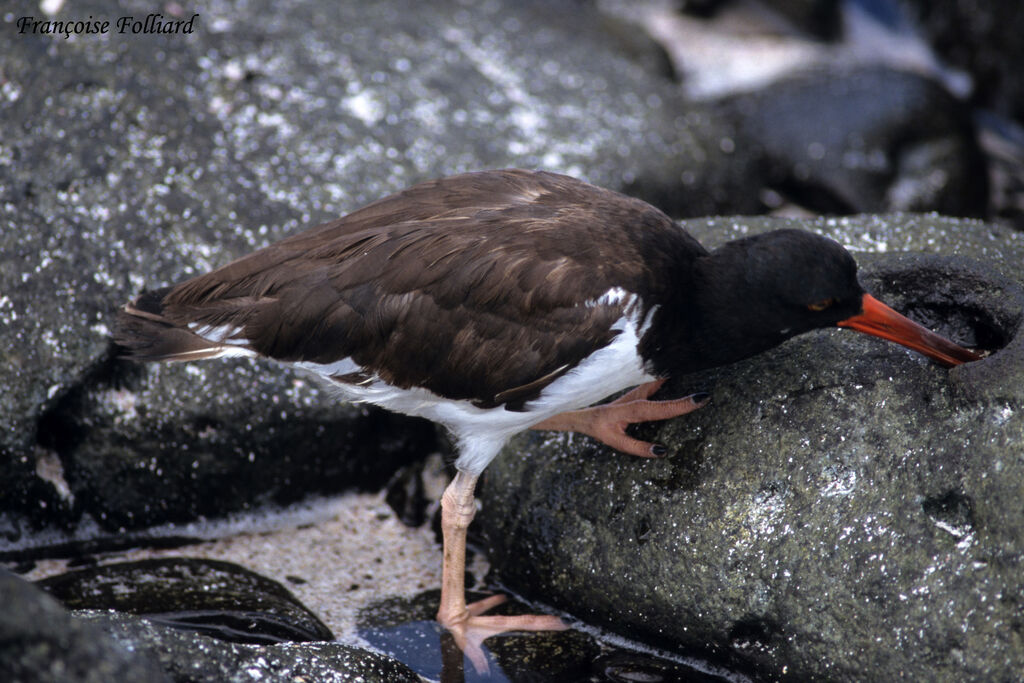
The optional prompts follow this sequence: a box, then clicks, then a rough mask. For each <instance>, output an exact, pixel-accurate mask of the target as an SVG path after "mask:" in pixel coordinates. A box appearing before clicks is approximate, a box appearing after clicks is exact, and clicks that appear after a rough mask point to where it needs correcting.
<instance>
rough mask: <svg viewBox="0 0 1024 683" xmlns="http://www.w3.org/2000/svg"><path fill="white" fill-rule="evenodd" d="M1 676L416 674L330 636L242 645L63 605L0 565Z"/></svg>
mask: <svg viewBox="0 0 1024 683" xmlns="http://www.w3.org/2000/svg"><path fill="white" fill-rule="evenodd" d="M0 602H2V604H3V606H4V609H3V610H0V676H2V678H3V680H4V681H10V683H48V682H50V681H52V682H53V683H93V682H95V683H107V682H108V681H132V683H151V682H152V683H156V682H161V683H165V682H169V681H181V682H182V683H184V682H185V681H189V682H192V681H218V682H220V681H239V682H241V681H253V680H261V681H268V682H269V683H294V681H296V680H315V681H325V682H329V683H334V682H337V683H343V682H353V683H354V682H356V681H363V682H365V683H376V682H380V683H392V682H395V683H399V682H401V681H412V682H417V681H419V680H420V679H419V678H418V677H417V676H416V675H415V674H414V673H413V672H412V671H411V670H410V669H408V668H407V667H406V666H404V665H402V664H399V663H398V662H396V661H394V660H392V659H389V658H388V657H385V656H383V655H380V654H377V653H373V652H369V651H366V650H362V649H359V648H356V647H351V646H348V645H342V644H340V643H333V642H314V643H288V644H280V645H270V646H257V645H243V644H238V643H228V642H224V641H222V640H217V639H214V638H209V637H206V636H202V635H198V634H196V633H191V632H188V631H183V630H180V629H179V628H171V627H169V626H163V625H159V624H155V623H153V622H150V621H147V620H145V619H140V618H138V617H134V616H131V615H128V614H122V613H117V612H112V611H103V612H101V611H91V610H80V611H75V612H69V611H68V610H66V609H65V608H64V607H63V606H61V604H60V603H58V602H57V601H56V600H55V599H54V598H53V597H51V596H50V595H48V594H46V593H45V592H43V591H42V590H40V589H39V588H37V587H35V586H33V585H32V584H31V583H28V582H27V581H23V580H22V579H19V578H18V577H16V576H15V575H13V574H10V573H8V572H6V571H3V570H0Z"/></svg>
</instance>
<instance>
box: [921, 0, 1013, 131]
mask: <svg viewBox="0 0 1024 683" xmlns="http://www.w3.org/2000/svg"><path fill="white" fill-rule="evenodd" d="M906 4H907V5H908V6H909V7H911V8H912V11H913V12H914V13H915V15H916V17H917V19H918V20H919V22H920V24H921V26H922V27H923V30H924V32H925V33H926V34H927V35H928V37H929V41H930V42H931V43H932V45H934V46H935V50H936V51H937V52H938V53H940V54H941V55H942V57H943V59H945V60H946V61H947V62H949V63H950V64H954V65H956V66H958V67H960V68H962V69H965V70H967V71H969V72H970V73H971V75H972V76H973V79H974V83H975V87H974V92H973V93H972V100H973V101H974V102H975V103H976V104H978V105H980V106H982V107H984V108H986V109H990V110H993V111H996V112H998V113H999V114H1001V115H1003V116H1006V117H1007V118H1010V119H1014V120H1017V121H1022V120H1024V84H1022V83H1021V80H1020V78H1019V77H1018V74H1019V73H1020V70H1021V68H1022V66H1024V45H1022V44H1021V41H1020V40H1018V37H1019V36H1020V35H1021V33H1022V32H1024V16H1022V15H1021V13H1020V12H1016V11H1014V10H1016V9H1018V7H1017V5H1016V4H1015V3H1013V2H1011V1H1010V0H996V1H995V2H992V1H991V0H989V1H982V0H927V1H926V0H907V2H906Z"/></svg>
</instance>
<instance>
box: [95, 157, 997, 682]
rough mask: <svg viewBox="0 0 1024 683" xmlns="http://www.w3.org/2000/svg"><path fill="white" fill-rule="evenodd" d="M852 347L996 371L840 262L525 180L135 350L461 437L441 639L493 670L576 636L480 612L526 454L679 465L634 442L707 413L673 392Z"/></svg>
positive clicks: (327, 249) (480, 194) (260, 275)
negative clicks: (503, 656) (493, 501)
mask: <svg viewBox="0 0 1024 683" xmlns="http://www.w3.org/2000/svg"><path fill="white" fill-rule="evenodd" d="M836 325H838V326H841V327H849V328H852V329H855V330H859V331H862V332H866V333H868V334H871V335H874V336H878V337H882V338H884V339H888V340H891V341H895V342H897V343H900V344H903V345H905V346H908V347H910V348H912V349H915V350H917V351H920V352H921V353H924V354H926V355H928V356H930V357H932V358H934V359H935V360H936V361H938V362H939V363H940V364H942V365H947V366H949V365H956V364H958V363H963V362H967V361H971V360H975V359H976V358H977V357H978V356H977V355H976V354H975V353H973V352H972V351H969V350H967V349H964V348H961V347H959V346H957V345H956V344H954V343H952V342H950V341H947V340H946V339H943V338H942V337H940V336H938V335H936V334H934V333H932V332H931V331H929V330H927V329H925V328H923V327H921V326H920V325H917V324H916V323H913V322H911V321H910V320H908V319H906V318H904V317H903V316H901V315H900V314H898V313H896V312H895V311H893V310H892V309H890V308H888V307H886V306H885V305H884V304H882V303H880V302H879V301H877V300H876V299H874V298H873V297H871V296H870V295H868V294H866V293H865V292H864V290H863V289H862V288H861V286H860V284H859V283H858V281H857V266H856V263H855V262H854V260H853V258H852V257H851V256H850V254H849V253H848V252H847V251H846V250H845V249H843V248H842V247H841V246H840V245H839V244H837V243H836V242H834V241H832V240H829V239H826V238H824V237H821V236H818V235H815V234H812V233H808V232H802V231H798V230H780V231H777V232H770V233H766V234H761V235H757V236H752V237H747V238H744V239H739V240H735V241H733V242H729V243H727V244H725V245H724V246H722V247H720V248H718V249H715V250H713V251H708V250H707V249H705V248H704V247H702V246H701V245H700V244H699V243H698V242H697V241H696V240H695V239H693V238H692V237H691V236H690V235H689V234H687V233H686V232H685V231H683V230H681V229H680V228H679V227H678V226H677V225H675V224H674V223H673V222H672V221H671V220H670V219H669V218H668V217H667V216H665V215H664V214H663V213H662V212H660V211H659V210H657V209H655V208H654V207H652V206H650V205H648V204H646V203H644V202H642V201H639V200H637V199H633V198H630V197H626V196H624V195H621V194H618V193H615V192H611V191H609V190H604V189H601V188H598V187H594V186H592V185H589V184H587V183H584V182H582V181H579V180H575V179H573V178H569V177H566V176H562V175H557V174H553V173H545V172H530V171H521V170H505V171H485V172H479V173H469V174H465V175H460V176H454V177H450V178H444V179H441V180H435V181H432V182H427V183H423V184H420V185H417V186H415V187H412V188H410V189H408V190H405V191H404V192H401V193H399V194H396V195H393V196H391V197H387V198H385V199H382V200H379V201H377V202H375V203H373V204H370V205H368V206H366V207H364V208H363V209H360V210H358V211H356V212H354V213H352V214H349V215H348V216H345V217H344V218H340V219H338V220H336V221H333V222H330V223H326V224H324V225H320V226H318V227H314V228H312V229H310V230H307V231H305V232H303V233H300V234H297V235H294V236H292V237H289V238H287V239H285V240H283V241H281V242H278V243H276V244H273V245H271V246H268V247H266V248H264V249H260V250H259V251H256V252H254V253H252V254H249V255H248V256H244V257H242V258H240V259H238V260H237V261H234V262H232V263H229V264H227V265H225V266H223V267H221V268H218V269H217V270H214V271H212V272H210V273H207V274H204V275H200V276H198V277H195V278H192V279H190V280H187V281H185V282H182V283H180V284H177V285H173V286H170V287H164V288H162V289H158V290H155V291H151V292H148V293H144V294H142V295H140V296H139V297H138V298H136V299H135V300H134V301H132V302H131V303H129V304H127V305H126V306H125V307H124V308H123V310H122V311H121V312H120V313H119V316H118V324H117V330H116V332H115V335H114V337H115V341H116V342H117V343H118V344H119V345H121V346H122V347H124V349H125V350H126V353H127V355H129V356H130V357H132V358H136V359H139V360H179V361H180V360H196V359H203V358H215V357H218V356H236V355H247V356H264V357H268V358H272V359H275V360H278V361H281V362H283V363H286V364H289V365H292V366H294V367H297V368H301V369H302V370H306V371H310V372H312V373H314V374H316V375H317V376H319V377H322V378H323V379H324V380H325V381H327V382H328V383H330V384H331V385H332V386H333V387H334V388H335V389H337V392H338V393H339V394H340V395H341V396H343V397H345V398H347V399H349V400H353V401H366V402H370V403H374V404H377V405H380V406H383V407H385V408H388V409H391V410H395V411H399V412H403V413H408V414H411V415H419V416H423V417H426V418H429V419H431V420H434V421H436V422H438V423H440V424H442V425H444V426H445V427H447V428H448V429H449V430H451V432H452V433H453V434H454V436H455V437H456V439H457V442H458V449H459V457H458V460H457V461H456V467H457V475H456V477H455V479H454V481H453V482H452V484H451V485H450V486H449V487H448V489H447V490H446V491H445V494H444V497H443V499H442V530H443V535H444V574H443V577H444V578H443V584H442V598H441V607H440V610H439V611H438V619H439V620H440V621H441V623H442V624H444V625H445V626H447V627H448V628H449V629H450V630H451V631H452V632H453V634H454V635H455V637H456V640H457V642H458V643H459V644H460V646H462V647H463V649H464V650H466V652H467V654H468V655H469V656H470V657H471V658H472V659H473V661H474V664H476V665H477V667H478V668H480V667H482V666H484V665H485V664H484V660H483V656H482V654H481V651H480V647H479V644H480V641H482V640H483V638H484V637H486V636H488V635H492V634H494V633H498V632H501V631H505V630H545V629H558V628H563V627H564V626H563V624H562V622H561V621H560V620H559V619H557V618H556V617H552V616H525V617H500V616H487V615H484V614H483V612H484V611H486V610H487V609H488V608H489V607H491V606H493V605H495V604H498V603H499V602H500V601H501V600H503V597H502V596H494V597H492V598H489V599H486V600H484V601H481V602H479V603H474V604H471V605H467V604H466V602H465V597H464V586H463V572H464V560H465V532H466V527H467V526H468V525H469V523H470V520H471V519H472V517H473V512H474V505H473V504H474V501H473V489H474V485H475V481H476V478H477V477H478V476H479V474H480V473H481V472H482V471H483V469H484V468H485V467H486V466H487V464H488V463H489V462H490V461H491V460H492V459H493V458H494V457H495V456H496V455H497V454H498V452H499V450H500V449H501V447H502V445H503V444H504V443H505V441H506V440H507V439H508V438H509V437H510V436H511V435H513V434H515V433H517V432H519V431H522V430H525V429H530V428H534V429H560V430H573V431H579V432H583V433H586V434H590V435H592V436H594V437H596V438H598V439H600V440H601V441H603V442H604V443H607V444H609V445H610V446H612V447H614V448H616V449H618V450H620V451H623V452H626V453H630V454H633V455H638V456H648V457H649V456H659V455H662V454H664V449H663V448H661V447H660V446H655V445H652V444H649V443H645V442H643V441H639V440H636V439H634V438H632V437H630V436H628V435H627V434H626V433H625V427H626V426H627V425H628V424H630V423H634V422H642V421H647V420H662V419H666V418H670V417H675V416H678V415H682V414H685V413H687V412H690V411H692V410H694V409H696V408H698V407H700V406H701V405H702V404H703V403H704V401H705V400H706V396H702V395H694V396H688V397H684V398H678V399H673V400H666V401H651V400H648V398H649V397H650V395H651V394H652V393H653V392H654V391H655V390H656V389H657V388H658V386H660V384H661V383H662V382H663V381H664V379H665V378H666V377H668V376H670V375H674V374H680V373H687V372H693V371H696V370H700V369H704V368H708V367H714V366H718V365H722V364H725V363H730V362H733V361H736V360H739V359H742V358H746V357H749V356H752V355H754V354H757V353H759V352H761V351H764V350H766V349H769V348H772V347H774V346H776V345H778V344H780V343H782V342H783V341H785V340H786V339H788V338H790V337H793V336H795V335H798V334H801V333H803V332H807V331H808V330H812V329H816V328H823V327H831V326H836ZM630 387H636V388H635V389H633V390H632V391H630V392H629V393H627V394H626V395H624V396H622V397H621V398H619V399H617V400H616V401H613V402H611V403H608V404H604V405H599V406H596V407H588V406H591V405H592V404H594V403H595V402H597V401H599V400H601V399H603V398H605V397H607V396H609V395H611V394H614V393H616V392H619V391H622V390H624V389H628V388H630Z"/></svg>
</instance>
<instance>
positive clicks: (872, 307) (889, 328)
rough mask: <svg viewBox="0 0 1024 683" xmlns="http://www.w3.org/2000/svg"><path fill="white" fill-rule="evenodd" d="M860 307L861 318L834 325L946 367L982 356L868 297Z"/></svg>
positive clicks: (865, 297) (867, 295)
mask: <svg viewBox="0 0 1024 683" xmlns="http://www.w3.org/2000/svg"><path fill="white" fill-rule="evenodd" d="M862 306H863V309H864V310H863V311H862V312H861V313H860V315H855V316H853V317H852V318H847V319H846V320H841V321H839V322H838V323H836V324H837V325H838V326H839V327H850V328H853V329H855V330H857V331H858V332H863V333H865V334H870V335H872V336H874V337H881V338H882V339H888V340H889V341H894V342H896V343H897V344H902V345H903V346H906V347H907V348H908V349H914V350H915V351H920V352H921V353H923V354H924V355H926V356H928V357H929V358H934V359H935V360H937V361H938V362H939V363H942V364H943V365H945V366H946V367H953V366H954V365H960V364H961V363H969V362H971V361H974V360H980V359H981V356H980V355H978V354H977V353H975V352H974V351H971V350H970V349H965V348H964V347H962V346H959V345H957V344H954V343H953V342H951V341H949V340H948V339H946V338H945V337H940V336H939V335H937V334H935V333H934V332H932V331H931V330H929V329H928V328H926V327H923V326H921V325H918V324H917V323H915V322H914V321H912V320H909V319H907V318H905V317H904V316H902V315H900V314H899V313H897V312H896V311H894V310H892V309H891V308H889V307H888V306H886V305H885V304H883V303H882V302H881V301H879V300H878V299H876V298H875V297H873V296H871V295H870V294H865V295H864V299H863V303H862Z"/></svg>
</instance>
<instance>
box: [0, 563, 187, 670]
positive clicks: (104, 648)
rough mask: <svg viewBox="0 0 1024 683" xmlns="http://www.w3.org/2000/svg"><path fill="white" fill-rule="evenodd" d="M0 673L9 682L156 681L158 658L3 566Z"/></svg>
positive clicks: (0, 582)
mask: <svg viewBox="0 0 1024 683" xmlns="http://www.w3.org/2000/svg"><path fill="white" fill-rule="evenodd" d="M0 604H2V605H3V609H2V610H0V678H2V679H3V680H5V681H9V682H10V683H49V682H52V683H107V682H108V681H133V682H137V683H151V682H152V683H156V682H158V681H159V682H161V683H162V682H164V681H169V680H171V679H170V678H168V677H167V676H166V675H164V673H163V671H162V670H161V669H160V668H159V667H158V666H156V664H155V663H153V662H152V661H150V660H149V659H147V658H146V657H145V656H143V655H140V654H139V653H138V652H135V651H133V650H132V649H131V648H128V647H125V646H124V645H123V644H122V643H119V642H117V641H116V640H114V639H112V638H110V637H109V636H107V635H106V634H105V633H104V632H103V630H102V629H101V628H99V627H97V626H96V625H94V624H90V623H88V622H85V621H82V620H80V619H76V618H74V617H72V616H71V614H70V613H69V612H68V611H67V610H65V609H64V608H63V607H61V605H60V603H58V602H57V601H56V600H55V599H54V598H52V597H50V596H49V595H47V594H46V593H44V592H43V591H41V590H39V589H38V588H36V587H35V586H33V585H32V584H31V583H29V582H28V581H24V580H22V579H20V578H18V577H17V576H15V575H13V574H11V573H9V572H7V571H5V570H3V569H0Z"/></svg>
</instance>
